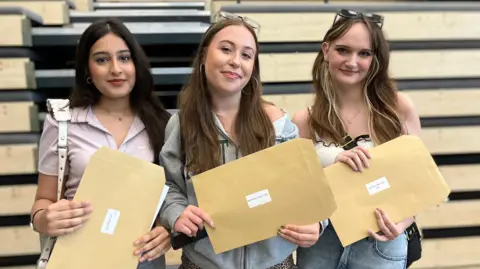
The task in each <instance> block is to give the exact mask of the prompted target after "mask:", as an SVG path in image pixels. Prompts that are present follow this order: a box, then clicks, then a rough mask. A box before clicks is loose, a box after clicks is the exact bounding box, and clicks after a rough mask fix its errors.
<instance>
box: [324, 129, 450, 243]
mask: <svg viewBox="0 0 480 269" xmlns="http://www.w3.org/2000/svg"><path fill="white" fill-rule="evenodd" d="M370 153H371V156H372V158H371V159H370V167H369V168H366V169H364V170H363V172H355V171H353V170H352V168H350V166H348V165H346V164H344V163H336V164H333V165H331V166H329V167H327V168H325V174H326V175H327V178H328V182H329V183H330V187H331V188H332V191H333V193H334V196H335V199H336V201H337V205H338V209H337V210H336V211H335V213H334V214H333V215H332V217H331V218H330V220H331V223H332V224H333V226H334V227H335V230H336V232H337V234H338V236H339V238H340V241H341V243H342V245H343V246H347V245H350V244H352V243H354V242H356V241H358V240H360V239H363V238H365V237H367V236H368V229H371V230H372V231H373V232H378V231H380V228H379V227H378V224H377V221H376V218H375V209H376V208H381V209H383V210H385V212H386V213H387V214H388V216H389V218H390V219H391V220H392V221H393V222H395V223H398V222H400V221H402V220H404V219H406V218H408V217H411V216H414V215H416V214H418V213H420V212H422V211H424V210H426V209H428V208H429V207H432V206H436V205H438V204H440V203H442V202H443V201H444V200H445V199H446V198H447V197H448V195H449V193H450V189H449V187H448V185H447V183H446V182H445V180H444V178H443V176H442V175H441V174H440V171H439V170H438V167H437V165H436V164H435V162H434V160H433V158H432V156H431V154H430V153H429V151H428V149H427V148H426V147H425V145H424V144H423V142H422V141H421V140H420V138H418V137H416V136H409V135H404V136H401V137H398V138H396V139H393V140H391V141H388V142H386V143H384V144H381V145H379V146H377V147H374V148H372V149H371V150H370Z"/></svg>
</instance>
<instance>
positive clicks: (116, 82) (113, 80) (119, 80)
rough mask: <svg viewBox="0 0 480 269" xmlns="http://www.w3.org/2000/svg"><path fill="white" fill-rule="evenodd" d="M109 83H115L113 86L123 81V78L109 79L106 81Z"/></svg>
mask: <svg viewBox="0 0 480 269" xmlns="http://www.w3.org/2000/svg"><path fill="white" fill-rule="evenodd" d="M108 82H109V83H110V84H112V85H115V86H120V85H122V84H123V83H125V80H124V79H111V80H109V81H108Z"/></svg>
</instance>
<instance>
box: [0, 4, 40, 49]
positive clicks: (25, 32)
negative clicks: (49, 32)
mask: <svg viewBox="0 0 480 269" xmlns="http://www.w3.org/2000/svg"><path fill="white" fill-rule="evenodd" d="M0 5H1V2H0ZM0 29H8V30H9V33H8V35H7V34H2V35H0V47H31V46H32V33H31V32H32V31H31V23H30V20H29V19H28V18H27V17H26V16H24V15H1V16H0Z"/></svg>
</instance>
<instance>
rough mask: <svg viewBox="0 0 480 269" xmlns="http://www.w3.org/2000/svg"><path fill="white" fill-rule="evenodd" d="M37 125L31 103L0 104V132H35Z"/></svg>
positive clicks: (36, 117) (37, 129) (34, 110)
mask: <svg viewBox="0 0 480 269" xmlns="http://www.w3.org/2000/svg"><path fill="white" fill-rule="evenodd" d="M39 125H40V121H39V120H38V107H37V106H36V105H35V104H34V103H33V102H0V132H2V133H8V132H37V131H39V130H40V126H39Z"/></svg>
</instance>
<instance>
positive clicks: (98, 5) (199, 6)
mask: <svg viewBox="0 0 480 269" xmlns="http://www.w3.org/2000/svg"><path fill="white" fill-rule="evenodd" d="M93 8H94V9H95V10H99V9H128V10H132V9H196V10H205V3H204V2H163V3H149V2H143V3H138V2H137V3H136V2H117V3H115V2H113V3H109V2H94V3H93Z"/></svg>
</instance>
